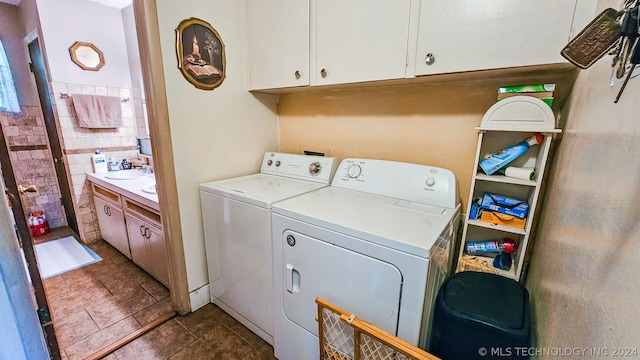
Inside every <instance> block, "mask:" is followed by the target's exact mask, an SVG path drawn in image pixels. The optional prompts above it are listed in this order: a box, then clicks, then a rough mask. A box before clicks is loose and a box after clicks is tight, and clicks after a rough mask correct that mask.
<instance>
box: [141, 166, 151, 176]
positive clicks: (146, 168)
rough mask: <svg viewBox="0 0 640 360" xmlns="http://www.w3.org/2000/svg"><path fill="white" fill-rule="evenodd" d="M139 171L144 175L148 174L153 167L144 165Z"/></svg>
mask: <svg viewBox="0 0 640 360" xmlns="http://www.w3.org/2000/svg"><path fill="white" fill-rule="evenodd" d="M140 171H142V172H143V173H145V174H150V173H152V172H153V167H152V166H151V165H147V164H144V165H142V167H141V168H140Z"/></svg>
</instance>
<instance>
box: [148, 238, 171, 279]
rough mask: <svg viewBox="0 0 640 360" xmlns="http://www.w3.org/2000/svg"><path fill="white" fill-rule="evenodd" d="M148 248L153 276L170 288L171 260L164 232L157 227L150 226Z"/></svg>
mask: <svg viewBox="0 0 640 360" xmlns="http://www.w3.org/2000/svg"><path fill="white" fill-rule="evenodd" d="M147 228H148V229H149V233H148V235H147V246H148V251H149V262H150V265H151V271H152V273H151V275H153V277H155V278H156V279H158V281H160V282H161V283H162V284H164V286H166V287H169V258H168V256H167V246H166V244H165V241H164V232H163V231H162V229H158V228H156V227H155V226H152V225H148V226H147Z"/></svg>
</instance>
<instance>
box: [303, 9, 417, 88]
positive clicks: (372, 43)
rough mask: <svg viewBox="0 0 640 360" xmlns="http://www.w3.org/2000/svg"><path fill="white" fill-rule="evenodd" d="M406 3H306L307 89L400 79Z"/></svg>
mask: <svg viewBox="0 0 640 360" xmlns="http://www.w3.org/2000/svg"><path fill="white" fill-rule="evenodd" d="M410 2H411V1H410V0H375V1H371V0H350V1H344V0H315V1H313V0H312V1H311V4H312V11H311V13H312V21H311V69H315V71H314V72H313V74H312V77H311V84H312V85H328V84H344V83H355V82H363V81H376V80H386V79H401V78H404V77H405V73H406V64H407V44H408V32H409V8H410ZM314 4H315V9H314V8H313V5H314ZM314 14H315V16H314ZM314 23H315V26H314Z"/></svg>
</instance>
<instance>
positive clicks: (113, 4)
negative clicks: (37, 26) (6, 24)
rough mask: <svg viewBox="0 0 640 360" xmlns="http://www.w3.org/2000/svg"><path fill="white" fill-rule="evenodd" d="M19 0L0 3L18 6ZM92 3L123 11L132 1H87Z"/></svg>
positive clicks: (1, 0) (7, 0) (0, 0)
mask: <svg viewBox="0 0 640 360" xmlns="http://www.w3.org/2000/svg"><path fill="white" fill-rule="evenodd" d="M20 1H21V0H0V2H3V3H6V4H11V5H19V4H20ZM89 1H93V2H96V3H99V4H102V5H105V6H109V7H113V8H116V9H123V8H125V7H127V6H129V5H131V3H132V1H133V0H89Z"/></svg>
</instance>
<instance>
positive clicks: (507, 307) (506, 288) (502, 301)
mask: <svg viewBox="0 0 640 360" xmlns="http://www.w3.org/2000/svg"><path fill="white" fill-rule="evenodd" d="M443 294H444V299H443V300H444V303H445V304H446V306H447V307H448V308H449V309H451V310H453V311H456V312H458V313H461V314H462V315H464V316H463V317H467V318H468V319H473V320H475V321H482V322H484V323H487V324H489V325H492V326H495V327H497V328H500V329H505V330H508V329H513V330H520V329H522V328H523V327H524V326H528V323H529V321H528V319H527V317H528V316H529V292H528V291H527V289H526V288H525V287H524V286H523V285H522V284H520V283H519V282H517V281H515V280H512V279H509V278H506V277H503V276H500V275H496V274H489V273H482V272H475V271H464V272H460V273H457V274H455V275H453V276H451V277H450V278H449V279H447V280H446V282H445V283H444V284H443Z"/></svg>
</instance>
